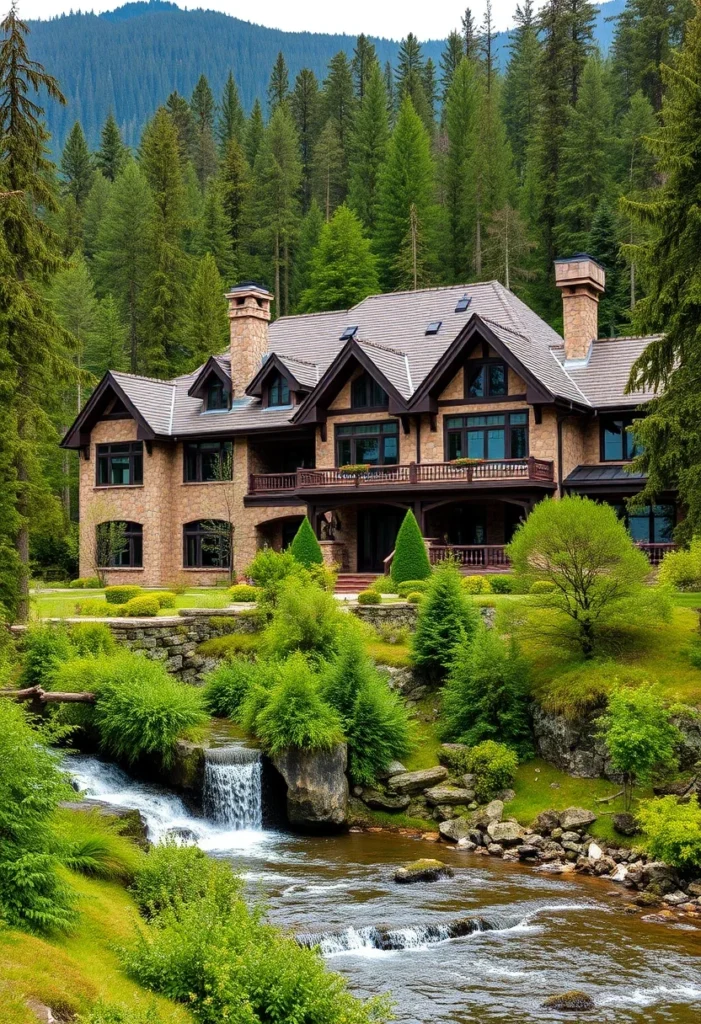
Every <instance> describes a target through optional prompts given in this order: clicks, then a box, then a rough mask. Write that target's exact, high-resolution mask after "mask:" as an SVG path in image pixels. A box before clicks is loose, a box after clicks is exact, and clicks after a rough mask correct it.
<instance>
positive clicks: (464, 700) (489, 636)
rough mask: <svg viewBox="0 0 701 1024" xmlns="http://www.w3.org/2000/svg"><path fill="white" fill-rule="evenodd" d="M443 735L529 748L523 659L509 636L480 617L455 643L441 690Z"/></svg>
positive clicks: (521, 749) (461, 740)
mask: <svg viewBox="0 0 701 1024" xmlns="http://www.w3.org/2000/svg"><path fill="white" fill-rule="evenodd" d="M443 718H444V735H445V738H446V739H449V740H455V741H457V742H458V743H466V744H467V745H468V746H470V747H474V746H475V744H478V743H481V742H482V741H483V740H490V739H499V740H501V741H503V742H504V743H506V744H508V745H509V746H512V747H514V749H515V750H517V751H518V753H519V754H520V756H521V757H526V756H528V755H529V754H532V753H533V743H532V735H531V720H530V713H529V686H528V665H527V663H526V662H525V660H524V659H523V658H522V657H521V656H520V655H519V653H518V650H517V649H516V645H515V643H514V642H513V640H512V641H511V642H507V641H506V640H504V639H503V638H502V637H501V636H499V634H498V633H497V631H496V630H495V629H487V627H486V626H485V625H484V624H482V623H480V625H479V626H478V628H477V630H476V632H475V634H474V636H473V637H472V639H471V640H468V641H465V642H464V643H463V644H461V646H460V647H459V648H458V651H457V654H456V657H455V661H454V662H453V666H452V668H451V670H450V674H449V676H448V679H447V682H446V684H445V689H444V691H443Z"/></svg>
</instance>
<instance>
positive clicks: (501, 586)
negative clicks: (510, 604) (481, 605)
mask: <svg viewBox="0 0 701 1024" xmlns="http://www.w3.org/2000/svg"><path fill="white" fill-rule="evenodd" d="M489 585H490V587H491V589H492V593H493V594H513V593H514V580H513V576H498V575H495V576H492V578H491V579H490V581H489Z"/></svg>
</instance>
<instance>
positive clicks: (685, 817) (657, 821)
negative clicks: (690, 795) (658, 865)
mask: <svg viewBox="0 0 701 1024" xmlns="http://www.w3.org/2000/svg"><path fill="white" fill-rule="evenodd" d="M636 818H637V819H638V823H639V825H640V827H641V828H642V830H643V832H644V833H645V839H646V842H645V846H646V848H647V852H648V854H649V856H651V857H652V859H653V860H663V861H665V862H666V863H667V864H672V865H673V866H674V867H676V868H682V869H683V870H687V871H691V870H696V869H697V868H700V867H701V807H700V806H699V803H698V801H697V800H690V801H689V803H688V804H680V803H677V799H676V797H673V796H664V797H661V798H660V799H658V800H644V801H643V802H642V803H641V804H640V806H639V807H638V810H637V812H636Z"/></svg>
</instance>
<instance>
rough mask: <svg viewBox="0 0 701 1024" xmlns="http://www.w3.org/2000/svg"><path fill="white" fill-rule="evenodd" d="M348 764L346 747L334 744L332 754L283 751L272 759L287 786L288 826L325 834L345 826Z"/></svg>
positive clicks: (308, 751)
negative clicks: (327, 830) (329, 830)
mask: <svg viewBox="0 0 701 1024" xmlns="http://www.w3.org/2000/svg"><path fill="white" fill-rule="evenodd" d="M347 760H348V754H347V748H346V744H345V743H337V744H335V746H334V747H332V749H331V750H314V751H312V750H285V751H283V752H282V753H281V754H278V755H277V756H276V757H274V758H273V764H274V765H275V767H276V768H277V770H278V771H279V772H280V774H281V775H282V777H283V779H284V780H285V782H286V784H287V820H288V821H289V823H290V825H295V826H297V827H298V828H300V829H303V830H311V831H324V830H326V829H337V828H340V827H341V826H343V825H345V824H346V820H347V815H348V779H347V778H346V764H347Z"/></svg>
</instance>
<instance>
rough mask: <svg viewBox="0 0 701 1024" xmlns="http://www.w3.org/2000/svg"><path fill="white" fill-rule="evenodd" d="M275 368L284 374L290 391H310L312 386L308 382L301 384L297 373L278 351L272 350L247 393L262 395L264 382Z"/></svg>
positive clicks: (251, 382)
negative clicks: (288, 366) (286, 364)
mask: <svg viewBox="0 0 701 1024" xmlns="http://www.w3.org/2000/svg"><path fill="white" fill-rule="evenodd" d="M272 370H275V371H276V372H277V373H280V374H282V376H283V377H284V378H285V380H286V381H287V383H288V384H289V387H290V391H310V390H311V388H310V387H309V386H308V385H306V384H300V382H299V381H298V380H297V378H296V377H295V375H294V374H293V373H292V371H291V370H289V369H288V368H287V366H285V363H284V361H283V359H282V358H281V357H280V356H279V355H278V353H277V352H271V353H270V355H269V356H268V358H267V359H266V360H265V362H264V363H263V365H262V366H261V368H260V370H259V371H258V373H257V374H256V375H255V377H254V378H253V380H252V381H250V383H249V384H248V386H247V388H246V394H247V395H252V396H254V397H256V396H260V395H261V393H262V391H263V387H264V383H265V381H266V379H267V377H268V376H269V375H270V373H271V371H272Z"/></svg>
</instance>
